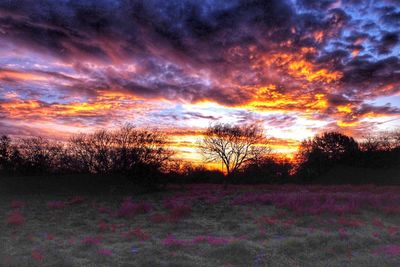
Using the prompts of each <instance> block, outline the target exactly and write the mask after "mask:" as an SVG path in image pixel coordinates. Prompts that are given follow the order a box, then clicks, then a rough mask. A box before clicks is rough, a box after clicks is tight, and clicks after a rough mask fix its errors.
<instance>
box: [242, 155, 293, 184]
mask: <svg viewBox="0 0 400 267" xmlns="http://www.w3.org/2000/svg"><path fill="white" fill-rule="evenodd" d="M292 169H293V164H292V163H291V162H290V161H289V160H288V159H279V158H274V157H271V156H267V157H263V158H261V159H258V160H257V161H255V162H253V163H251V164H248V165H247V166H246V167H245V168H244V169H243V170H242V171H241V172H240V174H239V175H238V177H237V182H239V183H287V182H289V181H290V180H291V171H292Z"/></svg>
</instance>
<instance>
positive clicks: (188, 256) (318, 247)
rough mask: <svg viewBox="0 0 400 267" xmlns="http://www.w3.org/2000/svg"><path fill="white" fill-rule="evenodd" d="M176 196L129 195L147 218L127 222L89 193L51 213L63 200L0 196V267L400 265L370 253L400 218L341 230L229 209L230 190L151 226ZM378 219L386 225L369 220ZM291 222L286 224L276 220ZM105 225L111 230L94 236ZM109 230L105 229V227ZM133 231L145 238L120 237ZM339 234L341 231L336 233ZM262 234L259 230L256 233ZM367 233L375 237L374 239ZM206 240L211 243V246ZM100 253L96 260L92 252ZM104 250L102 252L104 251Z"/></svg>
mask: <svg viewBox="0 0 400 267" xmlns="http://www.w3.org/2000/svg"><path fill="white" fill-rule="evenodd" d="M174 194H176V192H175V191H169V192H164V193H157V194H146V195H138V196H132V199H133V201H136V202H139V201H146V202H147V203H151V204H153V206H154V208H153V210H152V211H151V212H150V213H146V214H137V215H135V216H133V217H131V218H125V217H118V216H113V214H111V215H110V214H107V213H100V212H99V210H98V208H99V207H100V206H102V207H107V208H109V209H110V210H111V211H117V210H118V208H119V207H120V204H121V202H122V201H123V199H124V197H123V196H114V197H111V196H90V197H87V199H86V200H85V202H84V203H82V204H76V205H67V206H66V207H65V208H60V209H50V208H49V207H48V206H47V203H48V202H49V201H52V200H67V199H68V198H69V197H70V196H54V195H53V196H52V195H38V196H34V195H23V196H11V195H8V196H2V198H1V200H0V201H1V202H0V211H1V212H0V216H1V217H0V222H1V223H0V264H1V266H58V267H61V266H379V267H383V266H400V255H395V254H393V255H388V254H385V253H375V252H376V251H377V250H378V249H379V248H380V247H382V246H385V245H400V233H399V232H397V233H392V234H390V233H388V231H387V227H390V226H392V227H398V226H399V225H400V216H399V215H398V214H394V215H393V214H392V215H388V214H385V213H383V212H380V211H377V210H371V209H365V210H362V211H361V212H360V213H358V214H351V215H349V216H347V217H351V218H352V219H355V220H359V221H362V222H363V225H362V226H359V227H343V226H340V225H336V224H334V223H327V222H328V221H329V220H336V219H337V218H338V216H337V215H331V214H321V215H318V216H317V215H315V216H311V215H304V216H301V217H298V216H296V215H295V214H293V213H291V212H287V214H285V213H282V210H283V209H277V208H276V207H274V206H273V205H254V204H251V205H241V206H236V205H231V204H230V203H231V200H232V199H233V198H234V197H235V195H236V193H232V194H227V195H225V196H224V197H223V198H222V201H221V202H219V203H216V204H208V203H206V202H205V201H202V200H198V199H196V200H194V201H192V203H191V204H192V212H191V213H190V214H189V215H185V216H183V217H182V218H180V219H179V220H177V221H176V222H161V223H154V222H152V221H151V220H150V217H151V215H152V214H155V213H160V214H168V210H167V209H166V208H165V207H164V204H165V203H164V202H163V199H164V198H165V197H168V196H173V195H174ZM15 199H19V200H23V201H25V202H26V205H25V206H24V207H20V208H17V209H18V210H20V211H21V213H22V214H23V215H24V217H25V220H26V222H25V223H23V224H21V225H9V224H7V216H8V214H9V213H10V212H11V211H12V209H11V202H12V201H13V200H15ZM279 212H281V215H280V216H281V218H279V219H278V221H279V222H280V223H276V224H271V225H270V224H262V225H261V226H260V224H259V223H256V219H257V218H260V217H261V216H275V215H276V214H279ZM375 218H380V219H381V220H382V222H383V224H384V225H385V227H386V228H381V227H378V226H375V225H373V224H372V223H371V222H372V221H373V219H375ZM289 219H293V220H295V223H294V224H293V225H284V224H283V223H281V222H283V221H286V220H289ZM102 220H103V221H104V223H105V224H106V225H110V228H108V229H106V230H103V231H100V230H99V229H98V224H99V222H100V221H102ZM113 224H114V225H115V226H114V227H115V229H112V227H111V226H112V225H113ZM138 228H140V230H141V231H143V232H144V233H146V234H147V235H148V236H149V238H148V239H146V238H143V239H146V240H140V237H138V236H135V235H131V236H130V237H129V238H128V237H126V236H124V233H126V232H128V231H130V230H133V229H138ZM340 228H343V229H345V234H340V233H339V232H338V229H340ZM261 229H263V230H261ZM374 233H375V235H376V236H374ZM168 234H173V235H174V236H175V237H176V240H186V241H188V240H192V239H193V238H194V237H196V236H203V237H204V236H213V237H223V238H226V239H229V238H231V239H230V240H229V241H227V242H225V243H223V244H210V243H209V242H207V241H204V242H197V243H190V242H189V241H188V242H187V243H185V244H184V245H176V244H175V245H171V246H167V245H165V244H164V243H163V240H165V238H166V237H167V236H168ZM87 236H91V237H94V238H95V237H99V236H101V242H100V243H99V244H97V245H95V244H94V245H90V244H83V243H82V242H81V241H82V240H83V239H84V238H85V237H87ZM211 243H212V242H211ZM101 249H105V250H106V252H104V254H108V252H112V255H101V254H99V250H101ZM107 251H108V252H107Z"/></svg>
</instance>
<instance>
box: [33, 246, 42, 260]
mask: <svg viewBox="0 0 400 267" xmlns="http://www.w3.org/2000/svg"><path fill="white" fill-rule="evenodd" d="M31 255H32V258H33V259H35V260H36V261H40V262H42V261H43V260H44V256H43V255H42V253H41V252H40V251H39V250H37V249H34V250H32V254H31Z"/></svg>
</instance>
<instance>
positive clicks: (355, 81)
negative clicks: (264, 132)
mask: <svg viewBox="0 0 400 267" xmlns="http://www.w3.org/2000/svg"><path fill="white" fill-rule="evenodd" d="M399 14H400V11H399V8H398V1H395V0H393V1H361V0H346V1H345V0H342V1H339V0H299V1H289V0H287V1H284V0H271V1H263V0H232V1H221V0H204V1H197V0H182V1H178V0H168V1H165V0H146V1H145V0H143V1H128V0H119V1H109V0H97V1H94V0H90V1H69V0H59V1H50V0H48V1H44V0H43V1H28V0H19V1H1V2H0V45H2V46H3V47H7V49H8V50H5V52H4V53H3V54H1V56H3V55H4V54H8V52H9V51H17V52H15V53H21V54H24V53H25V54H28V56H29V55H30V56H31V57H38V58H40V59H42V60H44V61H45V63H46V60H48V62H49V64H48V65H49V66H50V67H49V68H48V69H47V68H45V69H44V68H42V67H40V66H39V67H29V68H28V67H26V66H22V64H20V68H19V69H13V71H16V72H19V73H21V74H15V73H11V74H10V73H6V74H4V75H2V73H1V71H2V70H0V81H2V82H3V83H4V84H6V86H8V87H14V88H17V89H18V90H20V91H26V92H29V93H30V94H31V95H32V94H33V93H35V91H36V93H37V95H38V96H41V97H37V98H40V100H41V101H44V102H46V101H48V102H50V100H48V99H46V97H47V98H49V96H50V94H49V91H52V92H53V94H54V95H56V96H54V98H55V97H57V101H59V100H61V99H63V97H64V100H66V98H68V96H66V95H68V94H71V95H72V96H73V97H75V93H77V92H82V97H96V96H98V95H100V94H99V92H98V91H100V90H108V91H122V92H128V93H130V94H134V95H135V96H140V97H144V98H157V99H158V98H160V99H168V100H177V101H184V102H194V103H195V102H200V101H206V100H208V101H212V102H218V103H219V104H222V105H225V106H243V105H246V104H248V103H251V102H252V101H256V102H259V103H258V104H257V105H256V107H258V108H265V109H273V108H276V109H278V110H280V111H282V110H288V111H291V110H293V111H296V112H297V111H299V110H301V109H303V108H304V106H306V107H307V110H311V111H312V112H317V111H318V112H319V113H320V114H319V115H318V116H320V117H321V118H327V117H329V116H331V115H332V112H333V111H334V110H336V107H338V106H342V105H349V104H351V105H353V106H357V107H358V109H359V110H363V109H364V110H365V109H366V108H365V107H363V106H362V104H363V102H364V101H365V100H368V99H371V98H374V97H378V96H382V95H393V94H398V93H399V91H400V88H399V81H400V62H399V53H398V50H396V49H399V46H398V44H399V32H398V27H399V23H400V17H399ZM4 49H5V48H4ZM0 52H2V50H0ZM33 55H34V56H33ZM42 65H43V64H42ZM52 65H57V66H58V65H62V66H63V68H67V69H68V68H69V69H68V71H65V70H64V69H63V70H62V71H60V70H57V69H52ZM4 69H6V68H4ZM27 73H28V74H29V75H30V76H26V75H25V74H27ZM24 75H25V76H24ZM36 76H39V78H40V77H44V80H43V79H42V80H41V79H38V80H35V82H34V83H31V84H32V86H31V87H29V86H28V85H27V80H26V77H31V78H35V77H36ZM270 85H274V86H275V89H273V90H272V89H268V90H269V91H268V90H264V91H263V90H259V89H260V88H263V87H268V86H270ZM268 88H272V87H268ZM260 91H261V92H260ZM40 92H42V93H40ZM72 96H71V97H72ZM307 101H309V102H311V103H306V102H307ZM324 101H325V102H326V105H325V102H324ZM262 102H264V105H263V104H262ZM265 102H268V103H267V104H268V105H267V104H265ZM274 103H278V104H277V105H274ZM306 104H309V105H308V106H307V105H306ZM356 109H357V108H356V107H354V110H356ZM371 112H380V113H385V112H386V113H387V114H394V113H396V112H398V110H397V109H388V108H386V107H383V108H382V109H380V110H376V109H375V111H374V109H371ZM365 113H366V112H362V111H360V112H359V114H360V115H362V114H365ZM186 115H187V116H192V117H193V116H195V114H186ZM333 116H336V114H333ZM210 119H212V118H210ZM285 121H287V122H288V123H291V120H290V118H288V119H287V118H282V120H278V121H277V122H278V123H285ZM271 123H272V124H274V125H275V124H276V123H275V122H271Z"/></svg>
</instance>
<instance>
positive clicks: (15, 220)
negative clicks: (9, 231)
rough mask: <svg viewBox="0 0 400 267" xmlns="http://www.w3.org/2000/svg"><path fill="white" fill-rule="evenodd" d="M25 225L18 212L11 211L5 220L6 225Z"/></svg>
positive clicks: (22, 217)
mask: <svg viewBox="0 0 400 267" xmlns="http://www.w3.org/2000/svg"><path fill="white" fill-rule="evenodd" d="M24 223H25V218H24V216H23V215H22V213H21V212H19V211H13V212H11V213H10V215H9V216H8V218H7V224H10V225H22V224H24Z"/></svg>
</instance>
